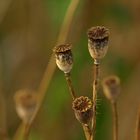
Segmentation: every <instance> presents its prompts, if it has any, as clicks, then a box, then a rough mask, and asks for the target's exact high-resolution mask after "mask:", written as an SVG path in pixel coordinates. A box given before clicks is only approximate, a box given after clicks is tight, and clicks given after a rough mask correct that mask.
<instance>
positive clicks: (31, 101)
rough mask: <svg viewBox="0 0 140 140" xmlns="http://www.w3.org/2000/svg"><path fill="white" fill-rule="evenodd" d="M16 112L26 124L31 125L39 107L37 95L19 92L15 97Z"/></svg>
mask: <svg viewBox="0 0 140 140" xmlns="http://www.w3.org/2000/svg"><path fill="white" fill-rule="evenodd" d="M14 100H15V104H16V111H17V114H18V115H19V117H20V118H21V119H22V120H23V122H24V123H30V120H31V118H32V115H33V113H34V111H35V109H36V107H37V96H36V93H34V92H33V91H30V90H19V91H17V92H16V94H15V96H14Z"/></svg>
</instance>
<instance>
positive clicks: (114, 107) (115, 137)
mask: <svg viewBox="0 0 140 140" xmlns="http://www.w3.org/2000/svg"><path fill="white" fill-rule="evenodd" d="M112 113H113V140H118V112H117V103H116V102H112Z"/></svg>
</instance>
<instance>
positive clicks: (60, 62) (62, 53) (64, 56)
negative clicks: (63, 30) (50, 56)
mask: <svg viewBox="0 0 140 140" xmlns="http://www.w3.org/2000/svg"><path fill="white" fill-rule="evenodd" d="M53 52H54V54H55V58H56V64H57V66H58V68H59V69H60V70H62V71H63V72H64V73H69V72H70V71H71V69H72V67H73V56H72V52H71V45H70V44H62V45H59V46H56V47H54V49H53Z"/></svg>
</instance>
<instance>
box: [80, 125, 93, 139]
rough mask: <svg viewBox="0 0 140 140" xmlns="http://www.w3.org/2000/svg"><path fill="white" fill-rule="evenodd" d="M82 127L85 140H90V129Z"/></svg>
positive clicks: (85, 126)
mask: <svg viewBox="0 0 140 140" xmlns="http://www.w3.org/2000/svg"><path fill="white" fill-rule="evenodd" d="M82 126H83V130H84V133H85V137H86V140H90V138H91V135H92V132H91V129H90V128H89V126H87V125H84V124H82Z"/></svg>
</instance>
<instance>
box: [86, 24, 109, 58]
mask: <svg viewBox="0 0 140 140" xmlns="http://www.w3.org/2000/svg"><path fill="white" fill-rule="evenodd" d="M87 34H88V49H89V53H90V55H91V57H92V58H93V59H97V60H99V59H101V58H103V57H104V56H105V54H106V52H107V49H108V39H109V30H108V29H107V28H106V27H104V26H97V27H92V28H90V29H89V30H88V32H87Z"/></svg>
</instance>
